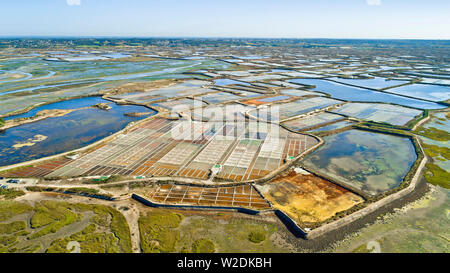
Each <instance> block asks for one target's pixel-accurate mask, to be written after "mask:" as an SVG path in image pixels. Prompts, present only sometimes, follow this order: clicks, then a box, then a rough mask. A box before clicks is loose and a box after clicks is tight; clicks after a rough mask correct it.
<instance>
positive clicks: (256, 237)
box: [248, 231, 266, 244]
mask: <svg viewBox="0 0 450 273" xmlns="http://www.w3.org/2000/svg"><path fill="white" fill-rule="evenodd" d="M265 239H266V235H265V233H264V232H260V231H252V232H250V234H249V235H248V240H249V241H250V242H252V243H255V244H259V243H261V242H263V241H264V240H265Z"/></svg>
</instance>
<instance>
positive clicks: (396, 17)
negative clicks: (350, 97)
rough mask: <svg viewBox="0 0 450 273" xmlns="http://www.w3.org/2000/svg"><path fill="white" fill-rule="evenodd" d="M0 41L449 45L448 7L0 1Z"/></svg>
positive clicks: (416, 0)
mask: <svg viewBox="0 0 450 273" xmlns="http://www.w3.org/2000/svg"><path fill="white" fill-rule="evenodd" d="M0 11H1V16H0V36H72V37H73V36H96V37H98V36H120V37H124V36H129V37H258V38H264V37H267V38H368V39H450V15H449V14H450V1H449V0H1V1H0Z"/></svg>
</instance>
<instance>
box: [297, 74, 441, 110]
mask: <svg viewBox="0 0 450 273" xmlns="http://www.w3.org/2000/svg"><path fill="white" fill-rule="evenodd" d="M290 82H293V83H300V84H306V85H315V86H316V87H315V88H314V89H312V90H314V91H321V92H325V93H328V94H330V95H331V96H332V97H333V98H336V99H341V100H346V101H366V102H387V103H395V104H398V105H404V106H409V107H414V108H419V109H443V108H446V107H445V106H444V105H440V104H437V103H433V102H427V101H421V100H418V99H410V98H406V97H402V96H397V95H394V94H386V93H382V92H378V91H372V90H369V89H364V88H358V87H353V86H347V85H344V84H339V83H335V82H331V81H326V80H320V79H293V80H290Z"/></svg>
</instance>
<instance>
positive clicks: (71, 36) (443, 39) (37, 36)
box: [0, 35, 450, 41]
mask: <svg viewBox="0 0 450 273" xmlns="http://www.w3.org/2000/svg"><path fill="white" fill-rule="evenodd" d="M8 38H15V39H17V38H34V39H39V38H79V39H80V38H87V39H92V38H113V39H261V40H270V39H283V40H386V41H393V40H394V41H395V40H398V41H450V38H448V39H446V38H330V37H256V36H255V37H248V36H237V37H233V36H128V35H125V36H121V35H0V39H8Z"/></svg>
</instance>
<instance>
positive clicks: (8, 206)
mask: <svg viewBox="0 0 450 273" xmlns="http://www.w3.org/2000/svg"><path fill="white" fill-rule="evenodd" d="M32 210H33V207H31V206H29V205H27V204H23V203H18V202H14V201H0V222H1V221H6V220H8V219H10V218H12V217H14V216H16V215H19V214H22V213H25V212H29V211H32Z"/></svg>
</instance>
